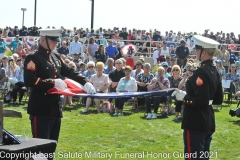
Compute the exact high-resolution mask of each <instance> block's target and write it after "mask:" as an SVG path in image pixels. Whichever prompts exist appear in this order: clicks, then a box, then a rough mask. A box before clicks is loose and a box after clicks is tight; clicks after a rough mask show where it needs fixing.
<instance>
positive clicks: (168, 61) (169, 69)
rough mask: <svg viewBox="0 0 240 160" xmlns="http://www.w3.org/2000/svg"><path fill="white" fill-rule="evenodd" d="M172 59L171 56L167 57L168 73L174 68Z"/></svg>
mask: <svg viewBox="0 0 240 160" xmlns="http://www.w3.org/2000/svg"><path fill="white" fill-rule="evenodd" d="M170 59H171V57H170V56H167V57H166V62H167V64H168V69H167V73H170V72H171V71H172V68H171V60H170Z"/></svg>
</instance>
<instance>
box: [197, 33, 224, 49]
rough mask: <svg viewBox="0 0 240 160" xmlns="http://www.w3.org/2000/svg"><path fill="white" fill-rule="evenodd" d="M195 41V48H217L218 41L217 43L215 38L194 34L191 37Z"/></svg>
mask: <svg viewBox="0 0 240 160" xmlns="http://www.w3.org/2000/svg"><path fill="white" fill-rule="evenodd" d="M192 39H193V40H194V41H195V45H196V48H197V47H202V48H216V49H217V48H218V46H219V45H220V43H218V42H217V41H215V40H212V39H210V38H207V37H203V36H200V35H194V36H193V38H192Z"/></svg>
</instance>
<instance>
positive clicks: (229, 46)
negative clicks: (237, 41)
mask: <svg viewBox="0 0 240 160" xmlns="http://www.w3.org/2000/svg"><path fill="white" fill-rule="evenodd" d="M230 43H231V44H230V45H228V49H231V50H232V51H236V50H237V47H236V46H235V45H234V41H233V40H230Z"/></svg>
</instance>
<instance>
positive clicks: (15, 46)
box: [10, 35, 23, 52]
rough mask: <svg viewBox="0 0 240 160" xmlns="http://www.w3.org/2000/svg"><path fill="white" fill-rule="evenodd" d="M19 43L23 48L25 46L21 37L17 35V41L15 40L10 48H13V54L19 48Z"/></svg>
mask: <svg viewBox="0 0 240 160" xmlns="http://www.w3.org/2000/svg"><path fill="white" fill-rule="evenodd" d="M18 43H21V44H22V46H23V42H22V41H20V40H19V35H16V37H15V40H13V41H12V42H11V43H10V47H11V48H12V52H14V51H15V49H16V48H17V46H18Z"/></svg>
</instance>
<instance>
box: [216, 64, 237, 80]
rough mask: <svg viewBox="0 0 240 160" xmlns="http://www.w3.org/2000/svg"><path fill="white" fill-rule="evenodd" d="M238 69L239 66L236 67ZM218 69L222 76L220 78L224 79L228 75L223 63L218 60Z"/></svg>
mask: <svg viewBox="0 0 240 160" xmlns="http://www.w3.org/2000/svg"><path fill="white" fill-rule="evenodd" d="M235 64H236V63H235ZM236 67H237V65H236ZM216 68H217V71H218V73H219V74H220V77H221V78H223V77H224V76H225V74H226V71H225V68H224V67H223V65H222V61H221V60H220V59H218V60H216Z"/></svg>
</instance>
